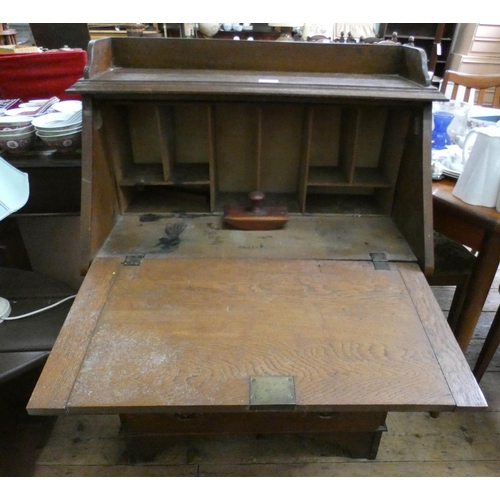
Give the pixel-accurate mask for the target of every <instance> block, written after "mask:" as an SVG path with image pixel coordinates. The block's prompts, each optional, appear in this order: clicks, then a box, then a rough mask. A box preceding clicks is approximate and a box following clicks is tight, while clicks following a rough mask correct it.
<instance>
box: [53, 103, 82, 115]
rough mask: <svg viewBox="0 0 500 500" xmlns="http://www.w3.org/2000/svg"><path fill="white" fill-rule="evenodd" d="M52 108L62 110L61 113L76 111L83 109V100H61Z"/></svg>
mask: <svg viewBox="0 0 500 500" xmlns="http://www.w3.org/2000/svg"><path fill="white" fill-rule="evenodd" d="M52 109H55V110H56V111H60V112H61V113H75V112H76V111H80V109H82V101H60V102H56V103H55V104H54V105H53V106H52Z"/></svg>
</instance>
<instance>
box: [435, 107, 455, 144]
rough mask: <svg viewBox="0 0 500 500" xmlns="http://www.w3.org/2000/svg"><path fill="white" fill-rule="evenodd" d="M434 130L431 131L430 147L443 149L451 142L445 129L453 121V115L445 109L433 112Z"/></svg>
mask: <svg viewBox="0 0 500 500" xmlns="http://www.w3.org/2000/svg"><path fill="white" fill-rule="evenodd" d="M433 117H434V130H433V131H432V149H444V148H445V147H446V146H449V145H450V144H451V139H450V136H449V135H448V132H447V129H448V127H449V125H450V123H451V122H452V121H453V118H454V117H455V115H454V114H453V113H447V112H446V111H436V112H434V113H433Z"/></svg>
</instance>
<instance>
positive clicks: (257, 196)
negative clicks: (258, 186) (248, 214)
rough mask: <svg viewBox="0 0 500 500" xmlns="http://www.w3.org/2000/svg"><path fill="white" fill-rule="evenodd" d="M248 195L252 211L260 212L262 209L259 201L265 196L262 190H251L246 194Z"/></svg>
mask: <svg viewBox="0 0 500 500" xmlns="http://www.w3.org/2000/svg"><path fill="white" fill-rule="evenodd" d="M248 197H249V198H250V201H251V202H252V207H251V209H250V210H251V211H252V212H253V213H259V212H261V211H262V209H261V207H260V203H261V202H262V200H263V199H264V198H265V195H264V193H263V192H262V191H252V192H251V193H249V194H248Z"/></svg>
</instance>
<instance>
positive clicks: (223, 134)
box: [102, 101, 410, 213]
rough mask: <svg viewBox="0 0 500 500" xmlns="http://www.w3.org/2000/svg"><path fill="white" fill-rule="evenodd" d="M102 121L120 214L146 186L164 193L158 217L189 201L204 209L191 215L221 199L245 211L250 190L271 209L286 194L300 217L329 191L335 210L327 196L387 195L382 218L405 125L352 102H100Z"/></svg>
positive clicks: (400, 113) (392, 111)
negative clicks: (181, 201) (110, 146)
mask: <svg viewBox="0 0 500 500" xmlns="http://www.w3.org/2000/svg"><path fill="white" fill-rule="evenodd" d="M102 115H103V119H104V120H105V121H106V122H107V123H109V124H112V126H110V129H109V133H108V139H109V140H110V141H111V143H112V144H114V145H115V146H114V147H113V150H112V152H110V154H111V155H112V158H113V163H114V171H115V175H116V182H117V185H118V193H119V199H120V207H121V211H122V212H124V213H126V212H127V211H128V210H129V207H130V206H132V207H134V206H135V204H136V203H137V202H138V201H139V200H140V198H144V197H145V198H148V197H149V196H150V192H151V190H149V189H146V188H149V187H154V188H155V192H157V193H161V192H162V190H163V193H164V200H163V210H162V211H165V212H169V211H171V210H172V208H173V207H174V206H177V205H178V198H179V196H182V195H183V194H185V195H186V196H187V195H189V194H191V195H193V196H198V197H200V199H201V198H203V199H204V200H205V201H206V205H203V203H200V204H197V206H198V207H199V208H198V210H201V211H202V212H205V213H208V212H217V213H219V212H221V211H222V210H223V207H224V202H223V203H221V200H224V199H225V197H224V195H226V194H230V195H231V197H232V198H233V199H234V200H239V201H240V203H245V200H246V196H247V193H248V192H250V191H254V190H260V191H264V192H265V193H266V195H267V197H266V203H270V204H274V201H273V198H276V196H278V195H280V196H278V198H280V199H281V200H282V199H283V197H284V196H286V199H287V200H288V202H287V205H290V206H289V207H288V208H289V210H291V211H293V212H295V211H297V212H299V213H305V212H308V200H309V199H310V198H311V197H314V195H315V194H318V193H320V194H323V195H326V194H327V193H328V192H330V193H331V194H332V201H333V204H332V208H331V210H332V212H335V211H336V208H335V207H336V204H335V202H334V199H333V195H335V194H342V193H344V194H349V193H350V192H355V193H356V194H358V195H359V194H360V193H361V192H362V194H363V195H365V196H367V197H374V198H377V199H380V198H381V197H384V198H385V199H386V202H385V204H386V207H385V210H386V211H387V212H388V210H389V207H390V206H391V204H392V202H391V201H390V200H391V198H392V195H393V192H394V186H395V182H396V178H397V172H398V168H399V164H400V162H401V157H402V154H403V144H404V137H405V136H406V134H407V131H408V127H409V120H410V112H409V111H408V110H404V109H402V108H400V107H398V106H397V105H396V106H390V107H386V106H384V107H374V106H366V105H359V104H353V105H350V106H346V105H343V106H327V107H322V106H317V105H305V104H304V105H302V104H300V105H299V104H297V105H292V106H290V105H279V104H274V103H272V104H248V103H243V104H242V103H215V104H214V103H207V102H203V103H182V104H180V103H167V102H157V103H151V102H146V103H136V102H133V101H130V102H129V103H126V102H119V103H115V104H110V103H106V105H105V106H103V108H102ZM173 188H175V189H173ZM235 193H241V194H240V195H239V196H237V195H236V194H235ZM226 198H227V196H226ZM155 200H156V197H155ZM276 203H277V202H276ZM139 204H140V206H141V207H142V206H143V204H142V203H141V202H139ZM155 206H156V201H155ZM325 210H327V208H326V207H325Z"/></svg>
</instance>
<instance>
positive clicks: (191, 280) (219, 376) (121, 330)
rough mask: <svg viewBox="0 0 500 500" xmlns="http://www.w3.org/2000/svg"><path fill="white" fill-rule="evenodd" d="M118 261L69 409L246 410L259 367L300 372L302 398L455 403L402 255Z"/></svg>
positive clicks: (320, 403)
mask: <svg viewBox="0 0 500 500" xmlns="http://www.w3.org/2000/svg"><path fill="white" fill-rule="evenodd" d="M415 269H417V268H416V267H415ZM116 272H117V274H116V276H115V277H114V283H113V285H112V287H111V290H110V293H109V295H108V298H107V301H106V305H105V307H104V308H103V310H102V313H101V315H100V317H99V320H98V321H97V323H96V327H95V332H94V334H93V335H92V336H91V339H90V343H89V346H88V350H87V352H86V354H85V357H84V359H83V363H82V366H81V369H80V372H79V374H78V376H77V378H76V381H75V384H74V387H73V390H72V392H71V395H70V397H69V400H68V403H67V405H68V411H70V412H112V413H113V412H114V413H116V412H123V411H125V410H126V411H131V412H134V411H145V410H148V411H171V410H172V411H173V410H179V409H184V410H185V409H192V408H203V409H205V410H207V411H210V410H211V409H213V410H217V411H221V409H223V410H225V411H226V410H227V411H229V410H234V411H244V410H245V409H246V408H247V406H248V398H249V395H248V380H249V377H250V376H259V375H293V376H294V377H295V383H296V393H297V405H296V408H298V409H302V410H305V409H312V408H314V409H318V410H320V409H330V410H332V409H335V410H350V411H356V410H365V411H366V410H371V411H376V410H378V411H387V410H398V411H399V410H409V411H411V410H423V409H427V410H431V409H435V410H445V409H448V410H450V409H454V408H455V406H456V405H457V402H456V400H455V396H454V394H453V392H452V391H451V390H450V387H449V385H448V382H447V377H448V373H447V369H446V366H443V365H440V363H439V360H438V359H437V357H436V353H435V352H434V346H433V343H432V342H431V340H430V339H429V337H428V336H427V333H426V331H425V329H424V327H423V326H422V318H421V316H419V313H418V312H417V311H416V310H415V307H414V304H413V302H412V299H411V297H410V294H409V292H408V289H407V286H406V284H405V282H404V281H403V279H402V277H401V274H400V272H399V271H398V265H397V264H391V271H375V270H374V267H373V264H372V263H371V262H345V261H344V262H337V261H322V262H318V261H314V260H309V261H294V260H286V261H280V260H257V261H255V260H251V259H248V260H243V259H214V260H209V259H167V260H164V259H148V258H146V259H144V260H143V262H142V264H141V266H140V267H120V268H119V269H117V270H116ZM412 293H413V292H412ZM420 293H423V294H426V293H428V294H430V293H431V292H430V289H428V288H427V289H423V290H421V291H420ZM424 303H425V301H424ZM420 314H421V315H422V314H423V315H424V316H425V314H427V311H425V310H424V311H423V312H422V311H420ZM429 314H430V313H429ZM86 315H88V312H87V313H86ZM450 349H451V351H453V346H451V347H450ZM457 349H458V348H457V347H456V346H455V350H457ZM458 354H459V353H458ZM79 359H80V361H81V360H82V358H81V355H80V358H79Z"/></svg>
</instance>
